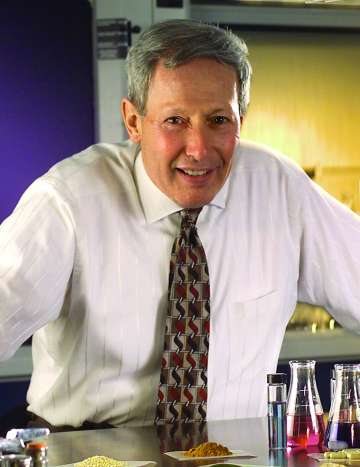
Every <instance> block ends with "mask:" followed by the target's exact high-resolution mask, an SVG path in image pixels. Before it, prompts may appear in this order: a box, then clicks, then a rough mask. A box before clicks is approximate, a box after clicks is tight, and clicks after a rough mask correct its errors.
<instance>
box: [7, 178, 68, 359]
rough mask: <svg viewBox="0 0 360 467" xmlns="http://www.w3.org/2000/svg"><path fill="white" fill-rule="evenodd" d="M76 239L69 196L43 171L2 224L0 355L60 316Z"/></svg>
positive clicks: (16, 347)
mask: <svg viewBox="0 0 360 467" xmlns="http://www.w3.org/2000/svg"><path fill="white" fill-rule="evenodd" d="M74 239H75V236H74V226H73V219H72V214H71V209H70V206H69V202H68V201H67V200H66V198H65V196H64V195H62V194H61V193H60V190H59V189H58V188H57V187H56V183H52V182H51V181H49V180H48V179H46V178H45V177H44V178H42V179H39V180H37V181H35V182H34V183H33V184H32V185H31V186H30V187H29V188H28V190H27V191H26V192H25V193H24V195H23V196H22V198H21V199H20V201H19V204H18V205H17V207H16V208H15V210H14V212H13V214H12V215H11V216H10V217H9V218H7V219H6V220H5V221H4V222H3V223H2V225H1V226H0V360H5V359H7V358H10V357H11V356H12V355H13V354H14V353H15V351H16V350H17V349H18V347H19V346H20V345H21V344H22V343H23V342H24V341H25V340H26V339H28V338H29V337H30V336H31V335H32V334H33V333H34V332H35V331H36V330H37V329H39V328H41V327H42V326H44V325H45V324H46V323H47V322H49V321H51V320H55V319H56V318H57V317H58V316H59V314H60V312H61V307H62V304H63V302H64V297H65V294H66V290H67V286H68V282H69V278H70V276H71V272H72V269H73V261H74V251H75V246H74Z"/></svg>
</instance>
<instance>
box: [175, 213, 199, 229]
mask: <svg viewBox="0 0 360 467" xmlns="http://www.w3.org/2000/svg"><path fill="white" fill-rule="evenodd" d="M201 209H202V208H196V209H183V210H182V211H180V215H181V228H182V229H187V228H190V227H195V224H196V221H197V218H198V216H199V214H200V211H201Z"/></svg>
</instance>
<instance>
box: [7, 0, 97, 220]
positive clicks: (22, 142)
mask: <svg viewBox="0 0 360 467" xmlns="http://www.w3.org/2000/svg"><path fill="white" fill-rule="evenodd" d="M93 121H94V110H93V77H92V43H91V7H90V4H89V2H88V1H87V0H22V1H21V0H1V1H0V144H1V150H0V222H1V221H2V220H3V219H4V218H5V217H6V216H8V215H9V214H10V212H11V211H12V210H13V209H14V207H15V205H16V203H17V201H18V199H19V197H20V196H21V194H22V193H23V191H24V190H25V189H26V188H27V187H28V186H29V184H30V183H31V182H32V181H33V180H34V179H35V178H37V177H38V176H39V175H41V174H43V173H44V172H46V171H47V170H48V169H49V167H51V166H52V165H53V164H54V163H56V162H57V161H59V160H60V159H63V158H64V157H67V156H69V155H71V154H73V153H75V152H77V151H79V150H81V149H83V148H84V147H86V146H89V145H90V144H92V143H93V142H94V127H93Z"/></svg>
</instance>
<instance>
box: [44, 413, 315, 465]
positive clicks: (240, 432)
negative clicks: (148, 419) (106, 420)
mask: <svg viewBox="0 0 360 467" xmlns="http://www.w3.org/2000/svg"><path fill="white" fill-rule="evenodd" d="M202 441H216V442H218V443H221V444H223V445H225V446H227V447H229V448H230V449H243V450H245V451H247V452H251V453H253V454H255V455H256V457H254V458H248V459H236V458H228V459H227V461H228V462H236V463H239V464H251V465H282V466H288V467H297V466H315V465H317V466H319V463H318V462H317V461H315V460H313V459H311V458H309V457H308V456H307V453H306V451H304V450H297V451H294V450H292V451H289V450H288V451H287V452H285V454H284V456H283V458H282V459H274V458H272V456H269V451H268V444H267V422H266V419H265V418H254V419H242V420H230V421H218V422H208V423H207V424H203V425H201V424H197V423H194V424H187V425H180V426H178V427H174V426H172V425H166V426H162V427H154V426H150V427H141V428H134V427H131V428H130V427H121V428H112V429H105V430H91V431H70V432H63V433H53V434H51V435H50V436H49V439H48V445H49V465H50V466H55V465H62V464H69V463H74V462H79V461H81V460H83V459H85V458H87V457H90V456H94V455H103V456H108V457H112V458H115V459H119V460H143V461H155V462H157V463H158V466H159V467H194V466H196V467H197V466H200V465H205V464H210V463H214V462H223V461H224V460H219V459H217V460H216V461H204V460H189V461H186V462H184V461H181V462H179V461H176V460H174V459H172V458H170V457H168V456H166V455H164V454H163V452H165V451H171V450H185V449H189V448H190V447H192V446H194V445H197V444H199V443H200V442H202ZM314 451H317V448H315V449H314Z"/></svg>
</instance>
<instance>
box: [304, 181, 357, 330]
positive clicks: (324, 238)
mask: <svg viewBox="0 0 360 467" xmlns="http://www.w3.org/2000/svg"><path fill="white" fill-rule="evenodd" d="M298 189H300V188H299V187H298ZM301 189H302V190H303V192H302V193H301V196H302V201H303V205H302V214H301V217H302V219H301V222H302V226H303V228H302V236H301V246H300V251H301V253H300V272H299V281H298V300H299V301H302V302H305V303H310V304H313V305H319V306H323V307H324V308H326V309H327V310H328V312H329V313H330V314H331V315H332V316H333V317H334V318H335V319H336V320H337V321H338V322H339V323H340V324H342V325H343V326H344V327H346V328H348V329H349V330H350V331H354V332H356V333H359V334H360V217H359V216H358V215H357V214H355V213H354V212H352V211H351V210H350V209H348V208H347V207H346V206H344V205H343V204H341V203H340V202H339V201H337V200H336V199H335V198H333V197H332V196H330V195H329V194H328V193H326V192H325V191H324V190H323V189H322V188H320V187H319V186H318V185H316V184H315V183H313V182H311V181H310V180H309V181H306V182H305V183H304V184H303V185H302V186H301Z"/></svg>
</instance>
